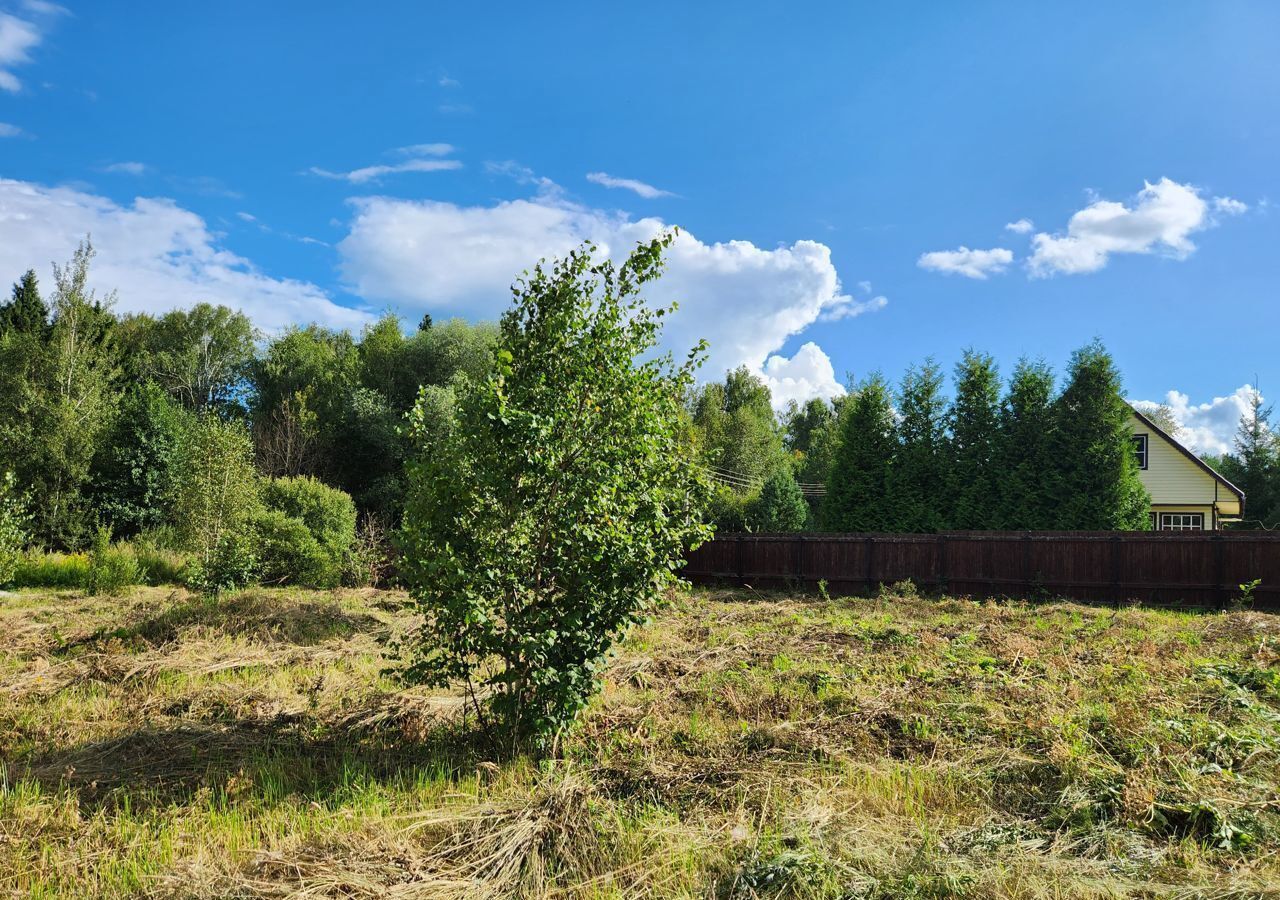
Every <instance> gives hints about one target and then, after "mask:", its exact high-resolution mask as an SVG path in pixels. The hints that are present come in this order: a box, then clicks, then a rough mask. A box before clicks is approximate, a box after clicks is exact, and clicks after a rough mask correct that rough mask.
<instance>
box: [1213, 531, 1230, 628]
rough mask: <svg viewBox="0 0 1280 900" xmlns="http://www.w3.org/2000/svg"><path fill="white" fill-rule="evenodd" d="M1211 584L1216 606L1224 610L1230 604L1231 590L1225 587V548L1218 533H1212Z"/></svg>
mask: <svg viewBox="0 0 1280 900" xmlns="http://www.w3.org/2000/svg"><path fill="white" fill-rule="evenodd" d="M1213 583H1214V585H1215V586H1216V588H1217V589H1216V590H1215V592H1214V593H1215V594H1216V595H1217V600H1218V606H1219V607H1220V608H1222V609H1226V608H1227V607H1228V606H1229V605H1230V603H1231V588H1230V587H1229V586H1228V585H1227V560H1226V547H1225V545H1224V544H1223V542H1222V535H1221V534H1220V533H1219V532H1216V531H1215V532H1214V533H1213Z"/></svg>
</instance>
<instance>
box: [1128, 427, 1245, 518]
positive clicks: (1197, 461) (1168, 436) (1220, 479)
mask: <svg viewBox="0 0 1280 900" xmlns="http://www.w3.org/2000/svg"><path fill="white" fill-rule="evenodd" d="M1129 409H1130V411H1131V412H1132V413H1133V414H1134V416H1136V417H1137V419H1138V421H1139V422H1141V423H1142V424H1143V425H1145V426H1147V427H1148V428H1150V429H1151V430H1152V431H1154V432H1155V433H1156V434H1158V435H1159V436H1160V437H1162V438H1164V439H1165V441H1167V442H1168V443H1169V444H1171V445H1172V446H1173V447H1174V448H1175V449H1177V451H1178V452H1179V453H1181V454H1182V455H1183V456H1185V457H1186V458H1187V459H1189V460H1191V461H1192V462H1193V463H1195V464H1196V466H1197V467H1199V468H1201V469H1203V470H1204V471H1205V472H1208V473H1209V474H1210V475H1212V476H1213V477H1214V478H1216V479H1217V480H1218V482H1219V483H1220V484H1222V485H1223V486H1224V487H1226V489H1227V490H1229V491H1231V493H1233V494H1235V495H1236V496H1237V497H1239V498H1240V511H1241V512H1242V513H1243V512H1244V491H1242V490H1240V488H1238V487H1236V486H1235V485H1234V484H1232V483H1231V482H1230V481H1227V479H1226V478H1224V477H1222V473H1221V472H1219V471H1218V470H1217V469H1215V468H1214V467H1213V466H1211V465H1209V464H1208V463H1207V462H1205V461H1204V460H1203V459H1201V458H1200V457H1198V456H1196V455H1195V454H1194V453H1192V452H1191V451H1190V450H1188V449H1187V448H1186V447H1184V446H1182V443H1181V442H1180V441H1179V440H1178V439H1177V438H1176V437H1174V436H1173V435H1171V434H1169V433H1168V432H1167V431H1165V430H1164V429H1163V428H1161V427H1160V426H1159V425H1157V424H1156V423H1155V422H1152V421H1151V420H1150V419H1148V418H1147V417H1146V416H1144V415H1143V414H1142V412H1141V411H1140V410H1138V409H1135V408H1134V406H1133V404H1130V405H1129Z"/></svg>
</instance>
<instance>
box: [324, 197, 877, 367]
mask: <svg viewBox="0 0 1280 900" xmlns="http://www.w3.org/2000/svg"><path fill="white" fill-rule="evenodd" d="M351 203H352V204H353V206H354V208H355V217H354V219H353V221H352V223H351V227H350V232H349V234H348V235H347V237H346V238H344V239H343V240H342V241H341V243H339V245H338V250H339V253H340V254H341V271H342V275H343V278H344V280H345V281H346V282H347V284H348V285H349V286H350V288H351V289H352V290H353V291H354V292H355V293H356V294H358V295H359V296H361V297H362V298H364V299H365V300H366V301H368V302H369V303H370V304H371V305H376V306H380V305H383V304H386V303H393V304H397V305H399V306H401V307H402V308H407V310H412V311H415V312H417V311H422V310H431V311H443V312H452V313H455V314H465V315H467V316H469V317H472V318H492V317H494V316H497V315H498V314H499V313H501V311H502V310H503V309H505V308H506V306H507V305H508V303H509V301H510V291H509V286H510V284H511V282H512V281H513V280H514V278H515V277H516V275H517V274H518V273H520V272H521V271H524V270H525V269H527V268H529V267H530V266H532V265H533V264H534V263H535V262H537V261H538V260H539V259H541V258H544V257H551V256H557V255H563V254H565V253H567V252H568V251H570V250H572V249H574V248H575V247H577V246H578V245H579V244H580V243H582V242H583V241H585V240H590V241H593V242H594V243H595V244H596V245H597V246H598V247H599V248H600V249H601V251H602V252H604V253H608V254H610V255H612V256H614V257H615V258H616V257H618V256H621V255H622V254H624V253H626V252H627V251H628V250H629V249H630V248H631V247H633V246H634V245H635V244H636V243H637V242H638V241H643V240H647V239H649V238H652V237H653V236H655V235H657V234H659V233H660V232H662V231H663V230H664V229H665V228H666V227H667V226H666V225H665V223H663V222H662V221H661V220H660V219H657V218H644V219H639V220H632V219H630V218H629V217H628V216H626V215H624V214H621V213H608V212H604V211H602V210H598V209H592V208H589V207H585V206H582V205H579V204H575V203H569V202H566V201H565V200H563V199H561V198H560V197H559V196H558V195H557V194H556V193H555V192H554V191H549V192H544V193H543V194H540V195H539V196H537V197H535V198H533V199H528V200H523V199H522V200H509V201H503V202H499V203H496V204H494V205H492V206H458V205H456V204H453V203H445V202H440V201H433V200H423V201H410V200H399V199H393V198H388V197H365V198H360V199H355V200H352V201H351ZM647 296H648V298H649V299H650V301H651V302H653V303H656V304H668V303H670V302H672V301H678V302H679V304H680V309H679V311H678V312H677V313H676V314H675V315H673V316H671V317H670V318H669V319H668V320H667V324H666V328H665V339H664V343H665V345H666V346H667V347H669V348H670V349H672V350H674V351H675V352H676V353H677V355H678V356H682V355H683V353H684V352H687V350H688V349H689V348H690V347H692V346H693V345H694V344H695V343H696V342H697V341H698V340H699V339H701V338H703V337H705V338H707V339H709V340H710V341H711V348H710V358H709V360H708V363H707V365H706V366H705V367H704V368H703V375H704V377H707V378H719V377H720V376H721V375H722V374H723V372H724V371H725V370H726V369H728V368H732V367H734V366H737V365H741V364H745V365H747V366H749V367H750V368H752V369H753V370H755V371H757V372H763V367H764V366H765V363H766V360H767V359H768V358H769V356H770V354H773V353H775V352H776V351H777V350H778V349H779V348H780V347H782V345H783V343H784V342H785V341H786V340H787V338H788V337H790V336H792V335H795V334H798V333H800V332H801V331H803V330H804V329H805V328H807V327H809V326H810V325H812V324H813V323H814V322H816V321H818V319H819V318H820V317H821V316H822V315H823V314H824V313H826V312H828V311H840V310H846V309H850V310H851V309H852V308H853V307H854V306H855V301H854V300H853V299H852V298H850V297H849V296H847V295H846V294H844V293H843V291H842V289H841V285H840V279H839V277H838V276H837V274H836V269H835V266H833V265H832V263H831V251H830V249H829V248H827V247H826V246H825V245H823V244H820V243H816V242H814V241H804V240H802V241H796V242H795V243H793V244H790V245H783V246H779V247H777V248H775V249H771V250H766V249H763V248H760V247H757V246H755V245H754V244H752V243H750V242H748V241H727V242H724V243H711V244H709V243H704V242H703V241H701V240H699V239H698V238H696V237H695V236H694V235H692V234H690V233H689V232H687V231H681V233H680V235H679V237H677V238H676V240H675V241H674V243H673V244H672V246H671V248H670V250H669V252H668V254H667V268H666V271H665V273H664V274H663V277H662V278H661V279H659V280H658V281H657V282H655V283H654V284H653V285H652V286H651V290H649V291H648V292H647ZM881 301H882V298H873V299H872V300H870V301H864V303H869V304H870V306H867V307H866V309H873V308H875V309H878V308H880V307H881V306H883V305H884V303H883V302H881ZM862 311H866V310H862ZM845 314H846V315H847V314H851V313H845ZM803 361H807V362H808V363H809V364H812V362H813V359H812V354H807V355H806V356H805V357H804V360H803ZM774 365H775V366H778V365H780V363H775V364H774ZM810 367H811V368H812V366H810ZM781 375H782V376H783V377H785V376H786V375H788V373H787V372H786V371H785V370H784V371H782V373H781ZM794 380H796V383H799V379H794ZM809 383H811V384H819V385H821V386H822V387H823V389H825V388H828V387H829V384H826V383H825V382H822V381H821V379H818V378H817V377H816V376H815V377H812V378H810V379H809Z"/></svg>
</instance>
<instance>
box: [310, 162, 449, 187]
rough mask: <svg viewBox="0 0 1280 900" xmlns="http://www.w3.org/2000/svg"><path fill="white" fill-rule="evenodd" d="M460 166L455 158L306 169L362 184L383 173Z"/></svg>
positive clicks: (426, 170) (324, 175) (433, 169)
mask: <svg viewBox="0 0 1280 900" xmlns="http://www.w3.org/2000/svg"><path fill="white" fill-rule="evenodd" d="M461 168H462V163H460V162H459V161H458V160H456V159H406V160H405V161H404V162H398V163H391V164H390V165H380V166H365V167H363V168H360V169H352V170H351V171H350V172H331V171H329V170H328V169H322V168H320V167H319V166H312V167H311V168H310V169H308V170H307V171H308V172H310V173H311V174H312V175H319V176H320V177H321V178H333V179H337V180H340V181H349V182H351V183H352V184H364V183H365V182H367V181H376V180H377V179H379V178H381V177H383V176H384V175H398V174H400V173H401V172H447V171H450V170H452V169H461Z"/></svg>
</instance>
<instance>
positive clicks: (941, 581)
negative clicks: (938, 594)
mask: <svg viewBox="0 0 1280 900" xmlns="http://www.w3.org/2000/svg"><path fill="white" fill-rule="evenodd" d="M937 539H938V590H939V591H943V592H945V591H946V589H947V536H946V535H945V534H943V533H942V532H938V534H937Z"/></svg>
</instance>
